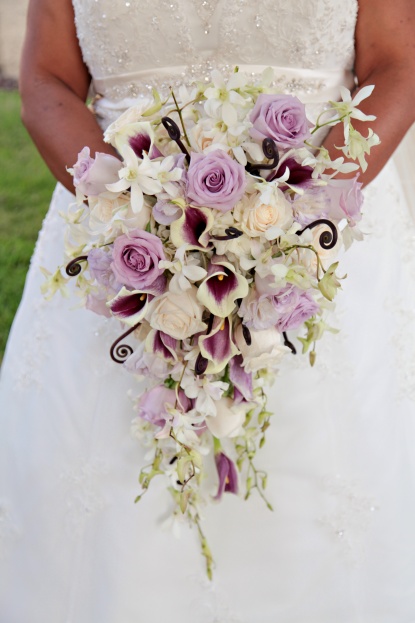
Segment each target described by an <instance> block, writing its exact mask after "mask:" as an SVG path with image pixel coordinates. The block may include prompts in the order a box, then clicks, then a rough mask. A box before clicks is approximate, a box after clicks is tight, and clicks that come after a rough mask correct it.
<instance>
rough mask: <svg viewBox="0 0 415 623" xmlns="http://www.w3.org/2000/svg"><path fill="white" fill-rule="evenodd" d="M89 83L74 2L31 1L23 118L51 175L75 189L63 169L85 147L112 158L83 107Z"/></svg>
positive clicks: (22, 74)
mask: <svg viewBox="0 0 415 623" xmlns="http://www.w3.org/2000/svg"><path fill="white" fill-rule="evenodd" d="M89 83H90V75H89V73H88V69H87V68H86V66H85V64H84V62H83V60H82V55H81V50H80V48H79V44H78V39H77V36H76V31H75V25H74V14H73V8H72V3H71V0H30V5H29V12H28V21H27V32H26V39H25V45H24V49H23V55H22V62H21V72H20V92H21V97H22V120H23V123H24V125H25V126H26V128H27V130H28V132H29V133H30V135H31V136H32V138H33V141H34V142H35V143H36V146H37V148H38V149H39V151H40V153H41V154H42V156H43V158H44V160H45V161H46V163H47V165H48V166H49V168H50V170H51V171H52V173H53V174H54V175H55V177H56V178H57V179H58V180H59V181H60V182H61V183H62V184H63V185H64V186H66V188H68V189H69V190H71V191H73V184H72V178H71V176H70V175H69V174H68V173H67V172H66V168H65V167H67V166H72V165H73V164H74V162H76V159H77V155H78V152H79V151H81V149H82V148H83V147H84V146H85V145H88V146H89V147H90V148H91V154H94V152H95V151H101V152H106V153H110V154H114V152H113V150H112V148H111V147H110V146H109V145H107V144H105V143H104V142H103V140H102V130H101V129H100V127H99V125H98V124H97V122H96V120H95V118H94V116H93V115H92V114H91V112H90V111H89V110H88V108H87V107H86V106H85V100H86V97H87V93H88V88H89Z"/></svg>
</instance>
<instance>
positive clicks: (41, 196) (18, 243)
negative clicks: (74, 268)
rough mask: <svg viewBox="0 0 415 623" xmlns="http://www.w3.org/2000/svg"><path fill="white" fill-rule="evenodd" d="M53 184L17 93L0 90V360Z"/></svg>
mask: <svg viewBox="0 0 415 623" xmlns="http://www.w3.org/2000/svg"><path fill="white" fill-rule="evenodd" d="M54 184H55V182H54V179H53V177H52V174H51V173H50V172H49V170H48V169H47V167H46V165H45V164H44V162H43V161H42V159H41V157H40V156H39V154H38V153H37V151H36V148H35V146H34V145H33V143H32V142H31V139H30V137H29V135H28V134H27V132H26V130H25V128H24V127H23V125H22V123H21V121H20V98H19V94H18V92H17V91H16V90H11V91H7V90H0V361H1V359H2V356H3V353H4V348H5V345H6V341H7V336H8V334H9V330H10V325H11V323H12V320H13V316H14V314H15V312H16V309H17V307H18V305H19V301H20V297H21V294H22V290H23V286H24V281H25V276H26V272H27V269H28V266H29V261H30V257H31V255H32V252H33V247H34V244H35V242H36V238H37V234H38V231H39V229H40V227H41V225H42V220H43V218H44V216H45V214H46V211H47V209H48V207H49V202H50V198H51V193H52V190H53V187H54ZM28 330H30V328H28Z"/></svg>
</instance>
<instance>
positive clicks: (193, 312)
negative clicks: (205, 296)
mask: <svg viewBox="0 0 415 623" xmlns="http://www.w3.org/2000/svg"><path fill="white" fill-rule="evenodd" d="M196 291H197V290H196V288H195V287H194V286H192V288H191V289H190V290H186V291H185V292H182V293H181V294H173V293H172V292H166V293H165V294H163V295H162V296H158V297H157V298H155V299H153V300H152V301H151V303H150V304H149V306H148V311H147V314H146V320H148V322H149V323H150V326H151V327H152V328H153V329H157V330H159V331H163V333H167V335H170V336H171V337H174V338H176V339H177V340H184V339H185V338H187V337H190V336H191V335H194V334H195V333H198V332H199V331H204V330H205V329H206V328H207V326H206V324H205V323H204V322H202V307H201V306H200V305H199V303H198V301H197V299H196Z"/></svg>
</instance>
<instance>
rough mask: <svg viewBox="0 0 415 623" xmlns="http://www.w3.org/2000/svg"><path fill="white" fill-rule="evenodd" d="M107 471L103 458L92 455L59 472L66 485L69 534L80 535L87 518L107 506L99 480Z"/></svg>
mask: <svg viewBox="0 0 415 623" xmlns="http://www.w3.org/2000/svg"><path fill="white" fill-rule="evenodd" d="M108 471H109V470H108V465H107V463H106V462H105V461H104V460H103V459H101V458H100V457H93V458H91V459H90V460H89V461H79V464H78V465H77V466H76V467H74V468H70V469H67V470H65V471H64V472H63V473H62V474H61V476H60V477H61V480H62V482H63V483H64V484H65V485H66V487H65V488H66V493H65V497H66V528H67V530H68V533H70V534H71V535H74V536H80V535H81V534H82V533H83V530H84V528H85V525H86V523H87V522H88V521H89V519H90V518H91V517H93V515H95V514H96V513H97V512H99V511H100V510H102V509H104V508H105V507H106V506H107V500H106V498H105V497H104V495H103V493H102V490H101V488H100V480H101V477H102V476H106V475H107V474H108Z"/></svg>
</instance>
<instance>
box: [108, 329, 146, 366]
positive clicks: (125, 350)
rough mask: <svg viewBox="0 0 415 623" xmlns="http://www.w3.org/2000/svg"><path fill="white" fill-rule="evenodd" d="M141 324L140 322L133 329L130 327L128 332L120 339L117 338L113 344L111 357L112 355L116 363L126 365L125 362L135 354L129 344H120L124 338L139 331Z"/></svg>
mask: <svg viewBox="0 0 415 623" xmlns="http://www.w3.org/2000/svg"><path fill="white" fill-rule="evenodd" d="M140 324H141V322H138V323H137V324H135V325H134V326H133V327H130V329H128V331H125V333H123V334H122V335H120V337H119V338H117V339H116V340H115V342H114V343H113V344H112V346H111V348H110V355H111V359H112V360H113V361H115V363H124V361H126V359H128V357H129V356H130V355H132V354H133V352H134V350H133V349H132V348H131V346H130V345H129V344H120V342H122V340H123V339H124V338H126V337H127V336H128V335H130V333H132V332H133V331H135V330H136V329H138V327H139V326H140Z"/></svg>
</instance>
